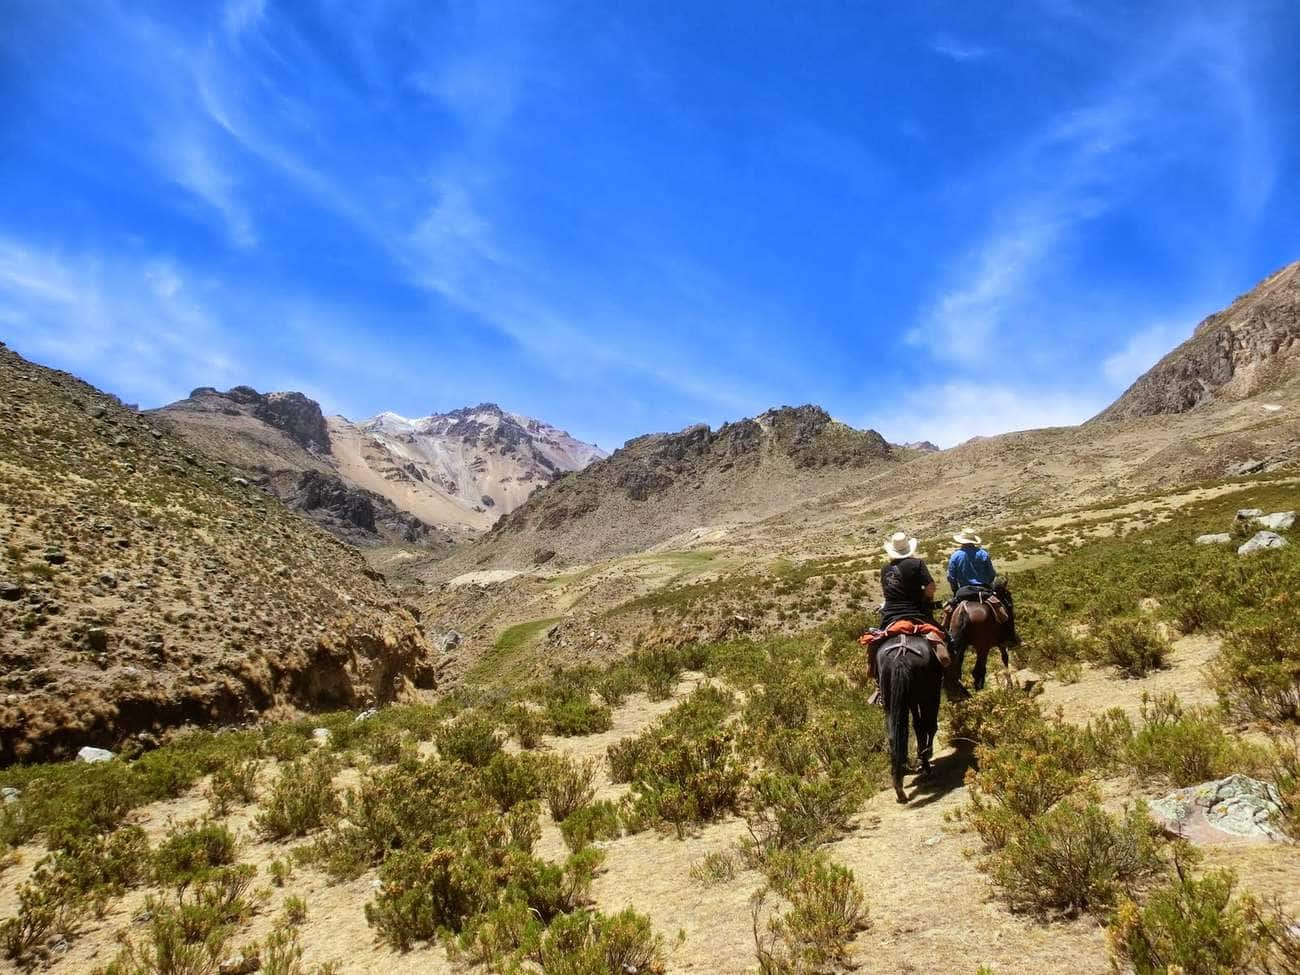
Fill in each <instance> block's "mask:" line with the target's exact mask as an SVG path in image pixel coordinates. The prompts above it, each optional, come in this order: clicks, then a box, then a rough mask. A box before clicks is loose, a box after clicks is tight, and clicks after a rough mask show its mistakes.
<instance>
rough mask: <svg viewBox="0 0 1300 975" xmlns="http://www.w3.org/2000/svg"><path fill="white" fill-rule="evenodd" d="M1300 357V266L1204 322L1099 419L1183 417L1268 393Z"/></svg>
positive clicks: (1276, 276) (1274, 277)
mask: <svg viewBox="0 0 1300 975" xmlns="http://www.w3.org/2000/svg"><path fill="white" fill-rule="evenodd" d="M1297 356H1300V261H1298V262H1296V263H1294V264H1291V265H1288V266H1287V267H1285V268H1283V269H1282V270H1280V271H1278V272H1276V273H1275V274H1272V275H1270V276H1269V277H1267V278H1265V279H1264V280H1263V281H1261V282H1260V283H1259V284H1258V285H1257V286H1256V287H1255V288H1254V289H1252V290H1251V291H1249V292H1247V293H1246V294H1244V295H1242V296H1241V297H1239V298H1238V299H1237V300H1236V301H1234V302H1233V303H1232V304H1231V305H1229V306H1228V307H1227V308H1226V309H1224V310H1223V311H1221V312H1216V313H1215V314H1213V315H1211V316H1210V317H1209V318H1206V319H1205V320H1204V321H1203V322H1201V323H1200V324H1199V325H1198V326H1197V327H1196V331H1195V332H1194V333H1192V337H1191V338H1189V339H1188V340H1187V341H1186V342H1184V343H1183V344H1182V345H1180V346H1178V347H1177V348H1176V349H1174V350H1173V351H1172V352H1170V353H1169V354H1168V355H1166V356H1165V357H1164V358H1163V359H1161V360H1160V361H1159V362H1157V363H1156V364H1155V365H1154V366H1152V367H1151V369H1149V370H1148V371H1147V372H1146V373H1145V374H1143V375H1142V376H1140V377H1139V378H1138V380H1137V381H1136V382H1135V383H1133V385H1132V386H1130V387H1129V388H1128V390H1127V391H1126V392H1125V393H1124V395H1123V396H1121V397H1120V398H1119V399H1117V400H1116V401H1115V402H1114V403H1113V404H1111V405H1110V406H1109V407H1108V408H1107V409H1106V410H1105V411H1103V412H1102V413H1100V414H1099V415H1098V416H1097V417H1095V419H1097V420H1121V419H1129V418H1132V417H1139V416H1155V415H1158V414H1167V413H1185V412H1187V411H1188V410H1191V409H1195V408H1196V407H1197V406H1200V405H1201V404H1202V403H1207V402H1210V401H1213V400H1220V399H1230V400H1231V399H1242V398H1244V397H1247V396H1251V395H1253V394H1255V393H1258V392H1263V391H1264V390H1266V389H1268V388H1270V387H1271V386H1272V385H1274V384H1276V383H1277V382H1278V381H1279V380H1280V379H1282V378H1283V377H1284V376H1285V375H1286V374H1287V372H1288V370H1290V369H1292V368H1293V366H1294V360H1295V358H1296V357H1297Z"/></svg>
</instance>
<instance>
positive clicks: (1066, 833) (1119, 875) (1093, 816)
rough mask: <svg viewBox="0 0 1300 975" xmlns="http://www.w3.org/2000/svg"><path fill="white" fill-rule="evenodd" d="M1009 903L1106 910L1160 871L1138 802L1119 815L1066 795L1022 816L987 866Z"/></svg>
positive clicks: (1041, 911) (1044, 911)
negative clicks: (1039, 812)
mask: <svg viewBox="0 0 1300 975" xmlns="http://www.w3.org/2000/svg"><path fill="white" fill-rule="evenodd" d="M988 868H989V872H990V875H991V879H992V881H993V884H994V885H995V886H996V887H998V888H999V889H1000V890H1001V891H1002V893H1003V895H1004V896H1005V897H1006V899H1007V901H1008V902H1009V903H1010V904H1011V906H1012V907H1013V908H1017V909H1028V910H1032V911H1034V912H1036V913H1039V914H1047V913H1051V912H1056V911H1059V912H1063V913H1067V914H1074V913H1077V912H1079V911H1090V912H1092V913H1094V914H1100V915H1103V916H1104V915H1105V914H1106V913H1108V912H1109V911H1110V910H1111V908H1113V907H1114V905H1115V903H1116V901H1117V900H1118V899H1119V897H1120V896H1121V895H1122V894H1129V895H1130V896H1131V895H1132V892H1133V891H1134V890H1136V889H1137V888H1138V887H1140V886H1141V885H1143V884H1144V883H1146V882H1148V881H1150V880H1151V879H1152V878H1154V877H1156V876H1157V875H1158V874H1159V873H1160V872H1161V870H1162V869H1163V863H1162V861H1161V859H1160V856H1159V848H1158V846H1157V843H1156V837H1155V831H1154V827H1153V826H1152V825H1151V822H1150V820H1149V819H1148V818H1147V814H1146V809H1145V808H1144V807H1143V806H1141V805H1139V806H1138V807H1136V808H1134V809H1132V810H1129V811H1128V812H1127V813H1126V814H1125V815H1124V817H1123V818H1122V819H1120V818H1116V817H1114V816H1111V815H1110V814H1109V813H1107V812H1106V811H1105V810H1103V809H1102V808H1101V807H1100V806H1098V805H1097V804H1096V803H1094V802H1090V801H1087V800H1085V799H1076V798H1069V799H1066V800H1065V801H1063V802H1061V803H1059V804H1058V805H1056V806H1054V807H1053V808H1052V809H1050V810H1049V811H1048V812H1046V813H1044V814H1043V815H1041V816H1039V817H1037V818H1036V819H1032V820H1020V821H1017V822H1016V823H1015V824H1014V828H1013V829H1012V830H1011V831H1010V832H1009V833H1008V835H1007V837H1006V842H1005V844H1004V845H1003V847H1002V848H1001V849H1000V850H998V851H997V852H996V853H994V854H993V855H992V856H991V857H990V862H989V864H988Z"/></svg>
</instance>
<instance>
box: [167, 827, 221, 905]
mask: <svg viewBox="0 0 1300 975" xmlns="http://www.w3.org/2000/svg"><path fill="white" fill-rule="evenodd" d="M237 846H238V844H237V843H236V841H235V835H234V834H233V833H232V832H230V830H229V829H227V828H226V827H225V826H224V825H223V824H221V823H216V822H212V821H210V820H209V821H203V820H200V821H199V822H194V823H186V824H184V825H180V826H176V827H174V828H173V829H172V830H171V832H169V833H168V834H167V836H166V837H164V838H163V840H162V842H161V843H159V844H158V848H157V849H156V850H155V851H154V855H153V876H154V881H155V883H157V884H158V885H159V886H160V887H173V888H176V889H177V890H184V889H185V888H186V887H188V886H190V885H191V884H192V883H194V882H195V881H197V880H202V879H203V878H204V877H205V876H207V874H208V873H210V872H211V871H212V870H213V868H215V867H224V866H229V865H230V864H232V863H234V862H235V852H236V848H237Z"/></svg>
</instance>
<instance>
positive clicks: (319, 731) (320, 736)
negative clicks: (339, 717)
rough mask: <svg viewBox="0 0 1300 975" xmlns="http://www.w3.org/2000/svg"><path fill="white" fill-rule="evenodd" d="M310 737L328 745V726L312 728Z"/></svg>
mask: <svg viewBox="0 0 1300 975" xmlns="http://www.w3.org/2000/svg"><path fill="white" fill-rule="evenodd" d="M311 736H312V738H313V739H314V740H315V741H316V742H318V743H319V744H322V745H328V744H329V740H330V730H329V729H328V728H313V729H312V733H311Z"/></svg>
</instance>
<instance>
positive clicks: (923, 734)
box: [916, 674, 943, 772]
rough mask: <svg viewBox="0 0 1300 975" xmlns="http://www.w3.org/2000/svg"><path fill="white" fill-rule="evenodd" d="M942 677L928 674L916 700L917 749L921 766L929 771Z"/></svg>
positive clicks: (936, 727) (937, 726) (937, 725)
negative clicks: (928, 677) (928, 676)
mask: <svg viewBox="0 0 1300 975" xmlns="http://www.w3.org/2000/svg"><path fill="white" fill-rule="evenodd" d="M942 681H943V678H942V676H941V675H939V674H933V675H931V676H930V680H929V682H928V683H927V684H926V686H925V690H924V692H923V693H922V694H920V695H919V700H918V701H917V713H918V719H919V720H918V723H917V728H916V737H917V741H918V744H917V746H916V747H917V749H918V750H919V751H920V752H921V767H922V769H924V770H925V771H926V772H929V771H930V759H931V758H932V757H933V755H934V738H935V735H937V734H938V732H939V688H940V685H941V684H942Z"/></svg>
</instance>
